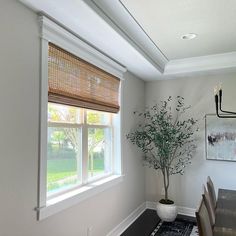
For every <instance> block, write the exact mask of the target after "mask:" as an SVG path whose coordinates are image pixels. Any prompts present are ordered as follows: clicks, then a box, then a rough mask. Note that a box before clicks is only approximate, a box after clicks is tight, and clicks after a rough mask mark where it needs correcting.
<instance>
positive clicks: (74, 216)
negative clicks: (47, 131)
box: [0, 0, 145, 236]
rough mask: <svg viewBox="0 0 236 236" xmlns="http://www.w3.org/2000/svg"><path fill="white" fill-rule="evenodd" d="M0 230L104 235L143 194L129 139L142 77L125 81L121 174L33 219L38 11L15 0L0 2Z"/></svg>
mask: <svg viewBox="0 0 236 236" xmlns="http://www.w3.org/2000/svg"><path fill="white" fill-rule="evenodd" d="M0 32H1V39H0V74H1V76H0V77H1V78H0V109H1V114H0V120H1V122H0V160H1V162H0V236H49V235H50V236H86V230H87V227H88V226H93V232H92V236H104V235H106V234H107V233H108V232H109V231H110V230H112V229H113V228H114V227H115V226H116V225H117V224H119V223H120V222H121V221H122V220H123V219H124V218H125V217H127V216H128V215H129V214H130V213H131V212H132V211H133V210H134V209H136V208H137V207H138V206H139V205H140V204H141V203H143V202H144V200H145V191H144V179H145V178H144V169H143V166H142V164H141V162H140V154H139V153H137V151H136V149H135V148H134V147H133V146H132V145H131V144H130V143H128V142H127V140H126V138H125V134H126V132H128V130H130V128H131V127H132V124H133V114H132V111H133V110H135V109H137V108H140V107H142V106H143V104H144V82H142V81H140V80H138V79H136V78H135V77H134V76H133V75H131V74H129V73H127V74H126V75H125V78H126V80H125V82H124V117H123V118H124V122H123V131H124V133H123V136H122V144H123V153H124V172H125V180H124V181H123V182H122V183H121V184H118V185H116V186H115V187H112V188H111V189H109V190H106V191H104V192H102V193H100V194H98V195H97V196H95V197H92V198H89V199H87V200H86V201H83V202H81V203H79V204H78V205H75V206H74V207H72V208H69V209H67V210H65V211H62V212H60V213H58V214H56V215H54V216H51V217H49V218H47V219H45V220H43V221H37V220H36V213H35V211H34V210H33V209H34V207H36V206H37V185H38V184H37V181H38V177H37V175H38V155H39V153H38V152H39V148H38V142H39V128H38V126H39V125H38V124H39V73H40V68H39V63H40V41H39V27H38V21H37V15H36V14H35V13H34V12H32V11H31V10H29V9H27V8H26V7H25V6H23V5H22V4H21V3H19V2H18V1H16V0H1V7H0Z"/></svg>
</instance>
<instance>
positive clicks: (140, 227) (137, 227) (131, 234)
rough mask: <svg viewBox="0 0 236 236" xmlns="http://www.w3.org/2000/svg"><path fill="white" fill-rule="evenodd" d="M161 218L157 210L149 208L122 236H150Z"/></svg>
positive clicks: (179, 216)
mask: <svg viewBox="0 0 236 236" xmlns="http://www.w3.org/2000/svg"><path fill="white" fill-rule="evenodd" d="M177 218H182V219H188V220H191V221H194V222H196V220H195V218H193V217H189V216H184V215H178V216H177ZM159 221H160V218H159V217H158V216H157V213H156V211H155V210H150V209H147V210H145V211H144V212H143V214H142V215H140V216H139V218H138V219H137V220H136V221H135V222H134V223H133V224H132V225H130V226H129V228H127V229H126V230H125V232H124V233H122V234H121V236H150V234H151V233H152V231H153V230H154V229H155V227H156V226H157V224H158V223H159Z"/></svg>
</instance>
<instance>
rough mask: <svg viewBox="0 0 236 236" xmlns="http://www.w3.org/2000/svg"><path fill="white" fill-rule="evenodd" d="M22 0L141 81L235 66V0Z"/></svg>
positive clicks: (233, 67) (227, 68) (231, 68)
mask: <svg viewBox="0 0 236 236" xmlns="http://www.w3.org/2000/svg"><path fill="white" fill-rule="evenodd" d="M19 1H21V2H22V3H24V4H25V5H27V6H28V7H30V8H31V9H33V10H34V11H36V12H43V13H44V14H46V15H48V16H50V17H51V18H53V19H54V20H55V21H56V22H58V23H60V24H62V25H63V26H64V27H66V28H67V29H68V30H70V31H71V32H73V33H74V34H76V35H77V36H79V37H80V38H82V39H84V40H85V41H87V42H89V43H90V44H92V45H93V46H94V47H95V48H97V49H99V50H100V51H101V52H103V53H104V54H106V55H108V56H109V57H111V58H112V59H114V60H115V61H117V62H119V63H120V64H122V65H124V66H126V67H127V69H128V70H129V71H131V72H133V73H134V74H135V75H136V76H138V77H139V78H141V79H143V80H158V79H168V78H173V77H181V76H186V75H189V74H195V73H201V74H202V73H212V72H214V71H220V70H236V31H235V28H236V18H235V17H234V12H236V11H235V10H236V1H235V0H225V1H223V0H177V1H176V0H122V2H121V1H119V0H50V1H49V0H40V1H39V0H19ZM185 33H197V34H198V37H197V38H196V39H194V40H189V41H188V40H187V41H183V40H181V39H180V37H181V35H182V34H185Z"/></svg>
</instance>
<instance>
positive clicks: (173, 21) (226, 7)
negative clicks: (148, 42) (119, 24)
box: [121, 0, 236, 60]
mask: <svg viewBox="0 0 236 236" xmlns="http://www.w3.org/2000/svg"><path fill="white" fill-rule="evenodd" d="M121 2H122V3H123V4H124V6H125V7H126V8H127V9H128V11H129V12H130V13H131V14H132V15H133V17H134V18H135V19H136V20H137V21H138V22H139V24H140V25H141V26H142V28H143V29H144V30H145V31H146V33H147V34H148V35H149V36H150V37H151V38H152V40H153V41H154V42H155V43H156V44H157V45H158V46H159V48H160V49H161V51H162V52H163V53H164V54H165V55H166V57H167V58H168V59H169V60H173V59H182V58H189V57H199V56H205V55H211V54H218V53H227V52H231V51H236V30H235V29H236V17H235V13H236V1H235V0H177V1H174V0H139V1H137V0H121ZM186 33H196V34H197V35H198V36H197V38H195V39H194V40H183V39H181V36H182V35H184V34H186Z"/></svg>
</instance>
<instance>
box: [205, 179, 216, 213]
mask: <svg viewBox="0 0 236 236" xmlns="http://www.w3.org/2000/svg"><path fill="white" fill-rule="evenodd" d="M207 190H208V192H209V195H210V199H211V202H212V205H213V207H214V209H215V208H216V192H215V187H214V184H213V182H212V180H211V178H210V176H208V177H207Z"/></svg>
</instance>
